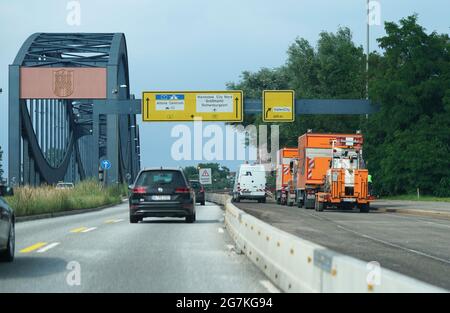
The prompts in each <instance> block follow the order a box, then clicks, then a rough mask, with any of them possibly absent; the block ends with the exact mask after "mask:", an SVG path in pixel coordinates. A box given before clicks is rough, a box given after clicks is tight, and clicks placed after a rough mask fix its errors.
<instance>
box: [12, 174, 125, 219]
mask: <svg viewBox="0 0 450 313" xmlns="http://www.w3.org/2000/svg"><path fill="white" fill-rule="evenodd" d="M126 195H127V188H126V186H122V185H118V186H114V187H103V186H102V185H101V184H99V183H97V182H95V181H83V182H80V183H78V184H76V185H75V188H73V189H55V187H53V186H40V187H30V186H24V187H18V188H16V189H14V196H12V197H6V198H5V200H6V201H7V202H8V203H9V205H10V206H11V207H12V208H13V209H14V211H15V214H16V216H29V215H36V214H44V213H55V212H62V211H71V210H76V209H91V208H97V207H101V206H105V205H114V204H118V203H120V202H121V200H122V197H124V196H126Z"/></svg>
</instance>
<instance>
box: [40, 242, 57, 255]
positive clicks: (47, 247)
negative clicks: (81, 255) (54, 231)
mask: <svg viewBox="0 0 450 313" xmlns="http://www.w3.org/2000/svg"><path fill="white" fill-rule="evenodd" d="M59 244H60V243H59V242H53V243H51V244H49V245H46V246H44V247H42V248H40V249H39V250H37V251H36V252H37V253H43V252H46V251H48V250H50V249H52V248H54V247H56V246H58V245H59Z"/></svg>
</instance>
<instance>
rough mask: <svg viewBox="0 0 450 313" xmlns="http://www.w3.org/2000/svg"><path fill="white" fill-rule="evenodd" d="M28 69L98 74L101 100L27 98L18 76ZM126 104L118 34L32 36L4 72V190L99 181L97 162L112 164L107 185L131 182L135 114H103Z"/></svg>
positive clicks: (135, 160)
mask: <svg viewBox="0 0 450 313" xmlns="http://www.w3.org/2000/svg"><path fill="white" fill-rule="evenodd" d="M28 68H53V69H54V68H58V69H59V68H77V69H78V68H103V69H105V71H106V75H105V76H106V77H105V86H103V88H104V89H105V92H104V97H102V101H98V99H97V98H92V99H89V98H84V97H83V98H82V99H79V98H73V97H70V96H69V97H61V96H55V97H53V96H50V97H49V96H48V95H47V96H45V97H43V96H39V97H37V98H30V97H27V96H25V95H24V94H23V92H22V89H21V88H22V85H21V83H22V84H23V82H22V79H23V77H21V75H26V74H23V73H24V72H22V69H28ZM53 75H55V74H53ZM69 81H70V82H71V83H72V84H75V83H74V82H73V81H74V79H73V78H72V79H69ZM65 82H66V81H65ZM53 84H55V82H54V81H53ZM52 88H56V87H55V86H53V87H52ZM74 88H75V87H74ZM55 93H56V92H55ZM132 98H134V97H133V96H132V95H130V81H129V70H128V55H127V46H126V40H125V36H124V34H123V33H82V34H80V33H35V34H32V35H31V36H30V37H28V39H26V40H25V42H24V43H23V45H22V47H21V48H20V50H19V51H18V53H17V56H16V57H15V59H14V62H13V63H12V64H11V65H10V66H9V143H8V145H9V154H8V156H9V175H8V176H9V182H10V184H11V185H38V184H43V183H45V184H55V183H57V182H58V181H63V180H64V181H73V182H76V181H79V180H83V179H86V178H89V177H92V178H97V179H98V176H99V175H98V174H99V164H100V161H101V160H102V159H108V160H110V162H111V164H112V168H111V169H110V170H109V171H108V172H107V174H106V181H107V182H108V183H122V182H130V181H131V180H133V179H134V177H135V176H136V174H137V172H138V170H139V163H140V162H139V149H138V147H139V136H138V134H139V129H138V125H137V123H136V116H135V114H114V113H111V114H109V113H108V110H107V107H108V105H109V104H110V103H111V102H114V101H116V102H117V100H129V99H132ZM100 106H103V107H102V108H100ZM105 107H106V109H105ZM98 112H102V114H99V113H98ZM105 112H106V113H105Z"/></svg>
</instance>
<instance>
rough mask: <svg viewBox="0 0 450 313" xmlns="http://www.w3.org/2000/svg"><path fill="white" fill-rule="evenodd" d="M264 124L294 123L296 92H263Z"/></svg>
mask: <svg viewBox="0 0 450 313" xmlns="http://www.w3.org/2000/svg"><path fill="white" fill-rule="evenodd" d="M262 98H263V101H262V102H263V110H262V118H263V122H293V121H294V119H295V93H294V90H264V91H263V97H262Z"/></svg>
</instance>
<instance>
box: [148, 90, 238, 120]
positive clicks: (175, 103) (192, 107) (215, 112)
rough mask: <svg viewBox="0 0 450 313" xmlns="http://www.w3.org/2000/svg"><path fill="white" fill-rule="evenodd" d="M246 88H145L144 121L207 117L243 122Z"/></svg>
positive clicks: (206, 118) (209, 118) (205, 118)
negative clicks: (224, 89) (212, 89)
mask: <svg viewBox="0 0 450 313" xmlns="http://www.w3.org/2000/svg"><path fill="white" fill-rule="evenodd" d="M243 99H244V96H243V93H242V91H235V90H233V91H230V90H227V91H144V92H143V93H142V120H143V121H144V122H170V121H172V122H186V121H194V119H195V118H201V119H202V120H203V121H221V122H241V121H242V119H243Z"/></svg>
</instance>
